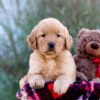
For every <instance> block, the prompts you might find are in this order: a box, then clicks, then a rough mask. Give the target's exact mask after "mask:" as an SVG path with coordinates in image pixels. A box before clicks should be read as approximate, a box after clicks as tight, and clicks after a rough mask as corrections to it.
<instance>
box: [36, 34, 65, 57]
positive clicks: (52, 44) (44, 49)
mask: <svg viewBox="0 0 100 100" xmlns="http://www.w3.org/2000/svg"><path fill="white" fill-rule="evenodd" d="M37 45H38V50H39V51H40V52H41V53H42V54H44V55H47V56H55V55H57V54H58V53H60V52H61V51H63V50H64V49H65V37H64V36H62V35H61V34H60V33H47V34H45V33H41V34H40V36H38V37H37Z"/></svg>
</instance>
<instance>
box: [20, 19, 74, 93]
mask: <svg viewBox="0 0 100 100" xmlns="http://www.w3.org/2000/svg"><path fill="white" fill-rule="evenodd" d="M27 41H28V44H29V46H30V47H31V48H32V49H34V52H33V53H32V54H31V56H30V60H29V71H28V73H27V75H26V76H25V77H24V78H22V79H21V80H20V88H22V87H23V85H24V83H25V81H28V82H29V84H30V86H31V87H35V88H41V87H44V84H45V82H46V81H54V92H56V93H59V94H63V93H65V92H66V90H67V88H68V87H69V85H70V84H71V83H73V82H74V81H75V77H76V66H75V63H74V60H73V57H72V55H71V53H70V51H69V49H70V47H71V44H72V38H71V36H70V35H69V33H68V30H67V28H66V27H65V26H64V25H63V24H62V23H61V22H60V21H58V20H57V19H54V18H46V19H44V20H42V21H40V22H39V23H38V25H37V26H36V27H35V28H34V29H33V30H32V32H31V34H30V35H29V36H28V37H27ZM49 42H53V43H54V44H55V48H54V49H53V50H50V49H48V43H49Z"/></svg>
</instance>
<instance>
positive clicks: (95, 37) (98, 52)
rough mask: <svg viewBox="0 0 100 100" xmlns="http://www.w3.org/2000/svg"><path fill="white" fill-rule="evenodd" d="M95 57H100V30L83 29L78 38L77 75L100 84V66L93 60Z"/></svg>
mask: <svg viewBox="0 0 100 100" xmlns="http://www.w3.org/2000/svg"><path fill="white" fill-rule="evenodd" d="M91 45H92V46H93V47H94V49H93V48H92V47H91ZM96 47H98V48H96ZM93 57H100V30H89V29H81V30H80V31H79V33H78V36H77V54H76V55H75V56H74V59H75V63H76V66H77V70H78V72H77V75H78V77H80V78H81V79H82V80H86V81H94V82H100V79H99V78H97V77H96V70H97V67H98V65H97V64H95V63H93V61H92V60H91V58H93Z"/></svg>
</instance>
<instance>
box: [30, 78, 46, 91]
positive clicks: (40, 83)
mask: <svg viewBox="0 0 100 100" xmlns="http://www.w3.org/2000/svg"><path fill="white" fill-rule="evenodd" d="M28 82H29V84H30V86H31V87H32V88H36V89H38V88H43V87H44V85H45V81H44V79H42V78H36V79H31V80H29V81H28Z"/></svg>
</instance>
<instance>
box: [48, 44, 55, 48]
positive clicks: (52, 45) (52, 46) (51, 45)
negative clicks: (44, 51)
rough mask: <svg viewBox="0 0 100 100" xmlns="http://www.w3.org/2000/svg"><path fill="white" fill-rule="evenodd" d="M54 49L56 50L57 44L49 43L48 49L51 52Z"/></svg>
mask: <svg viewBox="0 0 100 100" xmlns="http://www.w3.org/2000/svg"><path fill="white" fill-rule="evenodd" d="M54 48H55V43H54V42H49V43H48V49H49V50H54Z"/></svg>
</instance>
